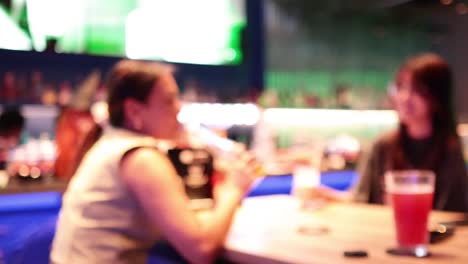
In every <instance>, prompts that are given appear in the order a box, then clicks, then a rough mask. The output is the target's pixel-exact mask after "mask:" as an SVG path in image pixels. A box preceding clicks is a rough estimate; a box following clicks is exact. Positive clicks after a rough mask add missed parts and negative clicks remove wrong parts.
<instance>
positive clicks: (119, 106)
mask: <svg viewBox="0 0 468 264" xmlns="http://www.w3.org/2000/svg"><path fill="white" fill-rule="evenodd" d="M167 71H170V72H171V71H172V68H171V67H169V66H168V65H165V64H160V63H150V62H143V61H134V60H122V61H120V62H118V63H117V64H115V66H114V67H113V68H112V69H111V71H110V73H109V76H108V79H107V84H106V86H107V90H108V99H107V104H108V111H109V121H110V124H111V125H113V126H116V127H122V126H123V122H124V110H123V103H124V101H125V99H128V98H132V99H135V100H137V101H139V102H146V100H147V99H148V96H149V95H150V93H151V90H152V89H153V87H154V84H155V83H156V82H157V81H158V79H159V77H160V76H161V75H162V74H163V73H164V72H167Z"/></svg>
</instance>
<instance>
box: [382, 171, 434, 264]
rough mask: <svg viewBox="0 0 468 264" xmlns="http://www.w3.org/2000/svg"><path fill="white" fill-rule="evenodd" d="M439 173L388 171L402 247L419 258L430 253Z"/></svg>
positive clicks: (395, 219)
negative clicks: (431, 216) (430, 225)
mask: <svg viewBox="0 0 468 264" xmlns="http://www.w3.org/2000/svg"><path fill="white" fill-rule="evenodd" d="M434 181H435V175H434V173H433V172H431V171H423V170H402V171H389V172H387V173H386V174H385V187H386V191H387V194H388V199H389V201H390V203H391V205H392V208H393V216H394V221H395V227H396V237H397V242H398V250H400V251H402V252H407V253H408V254H412V255H416V256H419V257H422V256H426V255H428V249H427V244H428V242H429V232H428V231H427V225H428V218H429V213H430V211H431V209H432V199H433V194H434Z"/></svg>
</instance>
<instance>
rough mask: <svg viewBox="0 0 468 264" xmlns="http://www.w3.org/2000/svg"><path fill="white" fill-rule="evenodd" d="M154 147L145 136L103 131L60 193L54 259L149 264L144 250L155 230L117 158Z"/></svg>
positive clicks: (110, 130)
mask: <svg viewBox="0 0 468 264" xmlns="http://www.w3.org/2000/svg"><path fill="white" fill-rule="evenodd" d="M156 145H157V141H156V140H155V139H154V138H152V137H149V136H144V135H140V134H137V133H133V132H130V131H128V130H124V129H117V128H111V127H110V128H106V129H105V130H104V133H103V135H102V137H101V138H100V139H99V140H98V141H97V142H96V143H95V144H94V146H93V147H92V148H91V149H90V150H89V151H88V153H87V154H86V155H85V157H84V159H83V161H82V163H81V164H80V166H79V168H78V170H77V172H76V173H75V176H74V177H73V178H72V180H71V181H70V184H69V186H68V188H67V191H66V192H65V194H64V197H63V204H62V208H61V211H60V214H59V219H58V224H57V231H56V234H55V237H54V241H53V245H52V252H51V261H52V263H60V264H62V263H63V264H69V263H87V264H92V263H115V264H119V263H146V262H147V251H148V249H149V248H150V247H151V246H152V245H153V244H154V243H155V241H156V240H157V239H158V238H159V232H158V231H157V230H156V228H155V226H154V225H152V224H151V223H150V222H149V219H148V217H147V216H146V215H145V212H144V211H143V209H142V208H141V207H140V205H139V203H138V202H137V200H136V198H135V196H134V195H133V194H132V193H131V192H130V190H129V189H128V188H127V186H125V184H124V183H123V181H122V178H121V176H120V175H119V162H120V160H121V158H122V156H123V155H124V154H125V153H126V152H127V151H128V150H130V149H133V148H135V147H139V146H150V147H156ZM135 177H138V175H135ZM148 199H157V197H148Z"/></svg>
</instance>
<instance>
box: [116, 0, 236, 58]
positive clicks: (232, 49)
mask: <svg viewBox="0 0 468 264" xmlns="http://www.w3.org/2000/svg"><path fill="white" fill-rule="evenodd" d="M181 6H183V7H184V8H181ZM153 10H158V12H157V15H155V13H154V11H153ZM208 10H210V11H208ZM211 10H213V11H211ZM215 10H216V11H215ZM207 11H208V12H207ZM233 13H235V12H233V11H232V8H231V2H229V1H219V0H200V1H186V0H171V1H170V2H169V1H164V2H163V1H151V2H150V1H142V2H141V5H140V8H138V9H135V10H133V11H132V12H131V13H130V14H129V15H128V17H127V22H126V42H125V43H126V54H127V56H128V57H130V58H137V59H147V58H151V59H158V60H166V61H172V62H186V63H198V64H222V63H226V62H229V63H239V62H240V61H241V59H242V55H241V51H240V49H239V46H240V45H239V44H240V43H239V34H240V29H241V28H242V27H243V26H244V25H245V21H243V20H242V16H239V15H237V16H235V14H233ZM174 14H177V15H174ZM148 25H151V26H150V27H149V26H148ZM233 35H234V36H233Z"/></svg>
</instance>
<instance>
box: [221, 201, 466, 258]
mask: <svg viewBox="0 0 468 264" xmlns="http://www.w3.org/2000/svg"><path fill="white" fill-rule="evenodd" d="M460 218H462V215H461V214H457V213H447V212H438V211H433V212H431V217H430V224H435V223H438V222H440V221H448V220H456V219H460ZM395 244H396V239H395V233H394V226H393V217H392V211H391V208H389V207H386V206H378V205H365V204H344V203H342V204H338V203H333V204H327V205H325V206H322V207H320V208H318V209H307V210H300V209H299V205H298V202H297V201H296V200H295V199H294V198H293V197H290V196H287V195H272V196H263V197H262V196H259V197H253V198H247V199H245V201H244V202H243V205H242V207H241V208H240V209H239V210H238V212H237V214H236V217H235V219H234V222H233V225H232V227H231V230H230V233H229V235H228V237H227V240H226V243H225V256H226V258H227V259H229V260H232V261H234V262H236V263H255V264H259V263H402V264H404V263H468V226H467V227H457V229H456V233H455V235H454V236H453V237H451V238H449V239H448V240H446V241H443V242H441V243H439V244H433V245H430V246H429V250H430V251H431V253H432V255H431V256H430V257H427V258H419V259H418V258H415V257H407V256H393V255H389V254H387V253H386V250H387V249H388V248H391V247H392V246H394V245H395ZM346 250H365V251H367V253H368V257H364V258H349V257H344V255H343V252H344V251H346Z"/></svg>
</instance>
